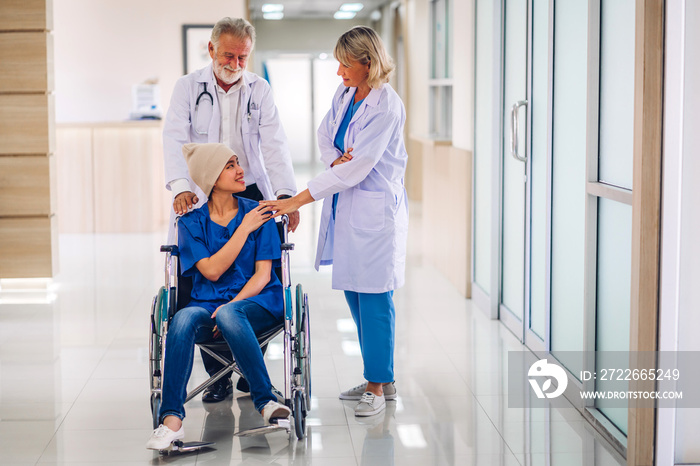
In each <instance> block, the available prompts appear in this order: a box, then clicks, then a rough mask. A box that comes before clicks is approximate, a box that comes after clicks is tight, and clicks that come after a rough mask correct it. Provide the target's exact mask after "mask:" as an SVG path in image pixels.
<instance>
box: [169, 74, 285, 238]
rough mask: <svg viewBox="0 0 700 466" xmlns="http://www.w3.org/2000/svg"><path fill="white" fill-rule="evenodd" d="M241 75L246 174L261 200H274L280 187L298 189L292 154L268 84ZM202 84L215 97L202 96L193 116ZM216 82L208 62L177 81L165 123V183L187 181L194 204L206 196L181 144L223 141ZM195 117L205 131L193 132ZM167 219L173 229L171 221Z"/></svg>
mask: <svg viewBox="0 0 700 466" xmlns="http://www.w3.org/2000/svg"><path fill="white" fill-rule="evenodd" d="M242 79H243V86H242V87H241V91H240V92H241V99H240V109H239V114H240V115H241V116H242V117H243V119H242V121H241V132H242V135H243V144H244V150H245V157H246V159H247V160H248V165H249V167H250V172H251V173H250V175H252V178H253V179H254V180H255V183H256V184H257V186H258V189H260V192H261V193H262V195H263V196H264V197H265V199H275V193H276V192H277V191H278V190H280V189H286V190H288V191H291V192H292V193H296V181H295V179H294V169H293V168H292V157H291V154H290V152H289V148H288V146H287V137H286V136H285V134H284V129H283V128H282V124H281V123H280V119H279V115H278V112H277V107H276V106H275V102H274V100H273V98H272V90H271V88H270V85H269V84H268V82H267V81H265V80H264V79H262V78H260V77H259V76H257V75H256V74H254V73H251V72H248V71H244V72H243V77H242ZM203 83H207V91H208V92H209V93H210V94H211V95H212V96H213V100H214V105H213V106H212V105H210V104H209V99H206V100H204V99H202V100H200V105H199V116H198V118H197V119H196V120H195V103H196V101H197V97H198V96H199V94H200V93H201V92H202V91H203V90H204V85H203ZM214 83H215V78H214V74H213V72H212V65H211V64H210V65H209V66H207V67H205V68H202V69H201V70H197V71H194V72H192V73H190V74H188V75H186V76H182V77H181V78H180V79H178V80H177V82H176V83H175V88H174V89H173V94H172V97H171V99H170V107H169V108H168V113H167V115H166V117H165V125H164V127H163V154H164V159H165V160H164V161H165V184H166V187H168V184H169V183H170V182H172V181H174V180H177V179H187V180H188V181H189V183H190V187H191V188H192V191H193V192H194V193H196V194H197V197H198V198H199V203H198V204H197V206H200V205H202V204H203V203H204V202H206V200H207V196H206V195H205V194H204V193H203V192H202V191H201V189H199V187H198V186H196V185H195V184H194V183H193V182H192V179H191V178H190V175H189V171H188V170H187V164H186V163H185V158H184V157H183V155H182V146H183V144H186V143H188V142H199V143H206V142H221V139H220V138H221V110H220V107H219V100H218V97H217V92H216V88H215V87H214ZM249 103H250V117H249V118H248V111H249V110H248V104H249ZM195 121H196V122H197V125H198V126H199V128H197V129H198V130H199V131H200V132H204V131H206V132H207V134H197V132H196V131H195V127H194V125H195ZM171 217H172V215H171ZM171 220H173V219H171ZM170 223H171V228H170V230H171V232H172V230H173V227H172V224H173V222H172V221H171V222H170ZM169 236H172V235H169Z"/></svg>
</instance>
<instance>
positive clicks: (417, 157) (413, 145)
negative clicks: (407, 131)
mask: <svg viewBox="0 0 700 466" xmlns="http://www.w3.org/2000/svg"><path fill="white" fill-rule="evenodd" d="M406 151H407V152H408V164H407V165H406V179H405V184H406V193H407V194H408V198H409V199H410V200H411V201H416V202H420V201H422V200H423V141H421V140H420V139H417V138H414V137H409V138H408V144H407V145H406Z"/></svg>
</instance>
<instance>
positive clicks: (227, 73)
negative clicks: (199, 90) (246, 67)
mask: <svg viewBox="0 0 700 466" xmlns="http://www.w3.org/2000/svg"><path fill="white" fill-rule="evenodd" d="M214 74H216V77H217V78H219V79H220V80H221V81H223V82H224V83H226V84H233V83H235V82H236V81H238V80H239V79H241V76H243V68H237V69H235V70H234V69H233V68H231V67H230V66H228V65H226V66H224V65H220V64H218V63H214Z"/></svg>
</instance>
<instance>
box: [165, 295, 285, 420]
mask: <svg viewBox="0 0 700 466" xmlns="http://www.w3.org/2000/svg"><path fill="white" fill-rule="evenodd" d="M211 314H212V313H211V312H209V311H208V310H206V309H204V308H203V307H198V306H188V307H185V308H183V309H180V310H179V311H178V312H177V313H175V316H174V317H173V319H172V321H171V322H170V328H169V329H168V336H167V339H166V342H165V368H164V372H165V373H164V374H163V400H162V404H161V407H160V420H161V421H162V420H163V419H164V418H165V417H166V416H170V415H173V416H177V417H179V418H180V419H184V418H185V408H184V404H185V399H186V398H187V382H188V381H189V379H190V375H191V374H192V363H193V361H194V345H195V343H204V342H206V341H211V340H212V332H213V330H214V325H217V326H218V328H219V330H220V331H221V334H222V335H223V337H224V339H225V340H226V343H228V345H229V347H230V348H231V352H232V353H233V357H234V358H235V359H236V362H237V363H238V367H239V368H240V369H241V372H243V375H244V376H245V378H246V379H247V380H248V384H249V385H250V395H251V397H252V398H253V404H254V405H255V409H257V410H258V411H260V410H262V408H263V407H264V406H265V405H266V404H267V402H268V401H272V400H277V398H276V397H275V396H274V395H273V394H272V383H271V382H270V376H269V375H268V373H267V368H266V367H265V361H264V359H263V355H262V352H261V351H260V346H259V345H258V339H257V337H256V335H257V334H260V333H263V332H266V331H268V330H270V329H272V328H273V327H275V326H277V325H279V324H280V323H281V322H282V321H283V318H282V317H276V316H274V315H273V314H272V313H270V312H269V311H268V310H267V309H265V308H264V307H262V306H260V305H258V304H256V303H254V302H252V301H247V300H242V301H236V302H231V303H228V304H226V305H224V306H223V307H222V308H220V309H219V312H218V313H217V314H216V321H215V320H214V319H212V317H211Z"/></svg>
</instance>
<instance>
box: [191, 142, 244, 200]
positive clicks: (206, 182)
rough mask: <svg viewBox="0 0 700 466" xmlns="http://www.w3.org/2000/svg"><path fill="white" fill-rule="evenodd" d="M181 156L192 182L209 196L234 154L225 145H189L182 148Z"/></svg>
mask: <svg viewBox="0 0 700 466" xmlns="http://www.w3.org/2000/svg"><path fill="white" fill-rule="evenodd" d="M182 155H184V156H185V162H187V167H188V168H189V170H190V177H191V178H192V181H194V182H195V183H196V184H197V186H199V187H200V188H201V189H202V191H203V192H204V194H206V195H207V196H209V195H210V194H211V190H212V188H213V187H214V183H216V180H218V179H219V175H220V174H221V172H222V171H223V169H224V167H225V166H226V162H228V161H229V159H230V158H231V156H233V155H236V154H235V153H234V152H233V151H232V150H231V149H230V148H229V147H228V146H226V145H225V144H219V143H207V144H194V143H190V144H185V145H184V146H182Z"/></svg>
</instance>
